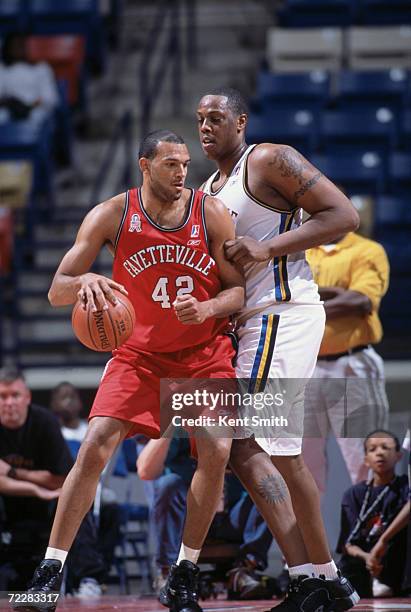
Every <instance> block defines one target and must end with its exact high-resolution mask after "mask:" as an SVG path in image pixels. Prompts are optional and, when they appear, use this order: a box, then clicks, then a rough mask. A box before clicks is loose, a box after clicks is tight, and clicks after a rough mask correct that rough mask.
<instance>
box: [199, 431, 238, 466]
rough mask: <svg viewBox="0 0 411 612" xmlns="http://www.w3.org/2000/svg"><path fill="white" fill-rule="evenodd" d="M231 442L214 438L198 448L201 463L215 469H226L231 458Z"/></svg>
mask: <svg viewBox="0 0 411 612" xmlns="http://www.w3.org/2000/svg"><path fill="white" fill-rule="evenodd" d="M231 442H232V440H231V439H230V440H228V439H225V438H212V439H211V440H208V441H207V443H205V444H202V445H201V447H200V446H198V451H199V456H198V460H199V463H203V464H204V463H206V464H207V465H208V466H209V467H210V468H211V467H212V468H214V469H224V468H225V467H226V465H227V464H228V460H229V458H230V450H231Z"/></svg>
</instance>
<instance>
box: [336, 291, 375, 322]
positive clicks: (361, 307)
mask: <svg viewBox="0 0 411 612" xmlns="http://www.w3.org/2000/svg"><path fill="white" fill-rule="evenodd" d="M324 308H325V314H326V316H327V319H336V318H338V317H348V316H352V315H357V316H364V317H365V316H367V315H368V314H370V312H371V311H372V304H371V301H370V299H369V298H368V297H367V296H366V295H364V294H362V293H359V292H358V291H344V292H343V293H341V294H340V295H337V296H336V297H335V298H332V299H330V300H327V301H326V302H325V303H324Z"/></svg>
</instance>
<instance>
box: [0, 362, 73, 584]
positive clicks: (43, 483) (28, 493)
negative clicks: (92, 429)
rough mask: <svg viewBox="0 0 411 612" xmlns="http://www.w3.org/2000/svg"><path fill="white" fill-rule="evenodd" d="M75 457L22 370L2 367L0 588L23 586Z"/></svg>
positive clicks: (45, 538)
mask: <svg viewBox="0 0 411 612" xmlns="http://www.w3.org/2000/svg"><path fill="white" fill-rule="evenodd" d="M72 464H73V462H72V459H71V456H70V452H69V450H68V448H67V446H66V445H65V443H64V440H63V437H62V435H61V432H60V428H59V425H58V423H57V420H56V419H55V418H54V417H53V415H52V414H50V412H49V411H48V410H46V409H45V408H42V407H40V406H36V405H34V404H32V403H31V393H30V390H29V389H28V387H27V385H26V383H25V381H24V378H23V375H22V374H21V373H20V372H19V371H18V370H15V369H14V368H4V369H2V370H0V495H1V497H2V502H3V506H4V518H3V520H4V522H3V525H2V526H1V531H2V536H1V544H0V576H1V578H0V580H1V586H0V590H6V589H7V588H9V589H16V590H24V589H25V588H26V583H27V580H28V579H29V578H30V577H31V575H32V573H33V571H34V569H35V567H36V565H37V564H38V562H39V559H42V555H43V552H44V546H45V545H47V542H48V538H49V533H50V529H51V520H52V515H53V511H54V505H52V504H51V503H50V502H51V500H53V499H55V498H57V497H58V495H59V492H60V487H61V486H62V484H63V482H64V479H65V477H66V475H67V474H68V472H69V471H70V469H71V466H72Z"/></svg>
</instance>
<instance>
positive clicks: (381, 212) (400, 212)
mask: <svg viewBox="0 0 411 612" xmlns="http://www.w3.org/2000/svg"><path fill="white" fill-rule="evenodd" d="M374 211H375V216H374V224H375V225H374V231H375V234H376V237H377V234H378V237H383V236H384V233H385V235H386V234H387V232H388V231H390V232H391V231H392V230H393V229H395V228H401V229H405V228H406V227H408V228H409V230H411V207H410V200H409V198H408V197H406V196H392V195H386V194H384V195H379V196H378V197H377V198H376V200H375V207H374Z"/></svg>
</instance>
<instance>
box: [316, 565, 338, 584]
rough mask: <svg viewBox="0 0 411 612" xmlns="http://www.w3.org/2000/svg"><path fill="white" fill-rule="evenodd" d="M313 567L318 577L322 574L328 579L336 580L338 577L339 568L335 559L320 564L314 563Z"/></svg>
mask: <svg viewBox="0 0 411 612" xmlns="http://www.w3.org/2000/svg"><path fill="white" fill-rule="evenodd" d="M313 567H314V576H315V577H316V578H319V577H320V576H325V579H326V580H336V578H338V568H337V566H336V565H335V563H334V561H330V562H329V563H320V564H319V565H317V564H316V563H313Z"/></svg>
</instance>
